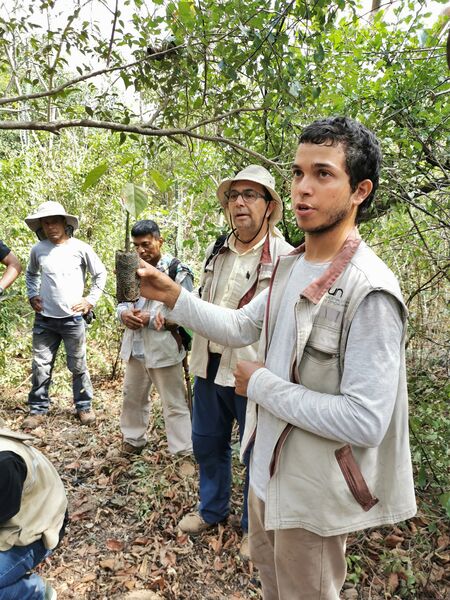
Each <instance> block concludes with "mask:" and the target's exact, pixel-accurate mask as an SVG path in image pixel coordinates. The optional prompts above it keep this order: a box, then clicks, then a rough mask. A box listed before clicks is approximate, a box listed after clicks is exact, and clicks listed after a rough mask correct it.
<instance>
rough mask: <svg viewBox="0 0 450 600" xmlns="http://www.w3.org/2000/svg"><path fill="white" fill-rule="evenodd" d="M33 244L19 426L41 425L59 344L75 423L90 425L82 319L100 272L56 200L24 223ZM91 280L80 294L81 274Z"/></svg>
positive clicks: (97, 289)
mask: <svg viewBox="0 0 450 600" xmlns="http://www.w3.org/2000/svg"><path fill="white" fill-rule="evenodd" d="M25 223H26V224H27V225H28V227H29V228H30V229H31V230H32V231H34V232H35V233H36V235H37V236H38V238H39V240H40V241H39V242H38V243H37V244H35V245H34V246H33V248H32V249H31V254H30V261H29V263H28V267H27V271H26V285H27V294H28V298H29V301H30V304H31V306H32V307H33V310H34V311H35V313H36V314H35V321H34V327H33V363H32V387H31V391H30V393H29V395H28V404H29V407H30V414H29V416H28V417H27V418H26V419H25V420H24V422H23V424H22V427H24V428H25V429H34V428H35V427H38V426H39V425H41V424H43V423H44V422H45V418H46V415H47V413H48V410H49V406H50V398H49V386H50V381H51V376H52V370H53V364H54V361H55V358H56V353H57V351H58V348H59V346H60V344H61V342H63V343H64V346H65V349H66V356H67V367H68V369H69V370H70V371H71V373H72V388H73V397H74V403H75V409H76V412H77V415H78V418H79V419H80V421H81V423H83V424H85V425H89V424H91V423H94V422H95V413H94V411H93V410H92V407H91V403H92V397H93V390H92V384H91V380H90V377H89V371H88V368H87V364H86V333H85V330H86V323H85V320H84V319H83V316H84V315H87V314H88V313H89V311H90V310H91V309H92V308H93V307H94V306H95V304H96V303H97V301H98V300H99V298H100V296H101V294H102V292H103V289H104V287H105V282H106V269H105V267H104V265H103V263H102V262H101V260H100V259H99V257H98V256H97V254H96V253H95V252H94V250H93V249H92V248H91V247H90V246H89V245H88V244H86V243H85V242H82V241H81V240H77V239H75V238H73V237H72V234H73V231H74V230H75V229H77V228H78V217H76V216H74V215H70V214H68V213H67V212H66V210H65V209H64V207H63V206H62V205H61V204H60V203H59V202H53V201H48V202H44V203H43V204H41V205H40V206H39V207H38V209H37V211H36V212H35V213H33V214H31V215H29V216H28V217H26V219H25ZM87 272H89V274H90V276H91V280H92V285H91V289H90V291H89V293H88V295H87V296H84V295H83V294H84V286H85V278H86V273H87Z"/></svg>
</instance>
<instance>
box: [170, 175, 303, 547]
mask: <svg viewBox="0 0 450 600" xmlns="http://www.w3.org/2000/svg"><path fill="white" fill-rule="evenodd" d="M217 197H218V199H219V200H220V203H221V205H222V207H223V209H224V212H225V216H226V219H227V221H228V224H229V225H230V227H231V233H229V234H228V235H227V236H222V238H219V240H218V241H216V243H215V244H212V245H211V246H210V247H209V248H208V249H207V251H206V257H207V258H206V260H205V263H204V266H203V274H202V277H201V281H200V289H199V292H200V295H201V297H202V298H203V299H204V300H207V301H208V302H212V303H214V304H218V305H220V306H227V307H229V308H238V307H241V306H244V305H245V304H247V303H248V302H249V301H250V300H251V298H253V297H254V296H256V295H257V294H259V293H260V292H261V291H262V290H263V289H264V288H266V287H267V286H268V285H269V281H270V277H271V275H272V270H273V266H274V264H275V261H276V260H277V258H278V256H279V255H280V254H287V253H288V252H289V251H290V250H291V249H292V248H291V246H290V245H289V244H287V243H286V242H285V240H284V239H283V236H282V235H281V233H280V232H279V231H278V229H277V228H276V224H277V223H278V221H279V220H280V219H281V216H282V213H283V204H282V201H281V198H280V196H279V195H278V194H277V192H276V191H275V181H274V178H273V177H272V175H271V174H270V173H269V171H267V169H265V168H264V167H261V166H258V165H250V166H248V167H246V168H245V169H243V170H242V171H240V172H239V173H238V174H237V175H236V176H235V177H233V178H231V179H225V180H224V181H222V182H221V184H220V185H219V187H218V189H217ZM219 246H220V248H219ZM252 357H253V358H252ZM254 357H256V345H253V346H248V347H247V348H242V349H239V350H235V349H232V348H227V347H224V346H221V345H219V344H214V343H212V342H209V341H208V340H207V339H205V338H203V337H201V336H199V335H194V339H193V344H192V355H191V372H192V373H193V374H194V375H195V376H196V377H195V385H194V408H193V418H192V442H193V448H194V453H195V457H196V459H197V462H198V464H199V468H200V504H199V507H198V511H196V512H193V513H189V514H187V515H185V516H184V517H183V519H182V520H181V521H180V523H179V527H180V529H181V530H182V531H184V532H186V533H190V534H192V535H195V534H198V533H201V532H202V531H204V530H206V529H208V528H210V527H212V526H213V525H215V524H216V523H219V522H221V521H224V520H225V519H226V518H227V517H228V514H229V511H230V492H231V444H230V441H231V433H232V426H233V422H234V420H236V421H237V422H238V425H239V433H240V436H242V434H243V431H244V425H245V411H246V405H247V400H246V398H245V397H243V396H239V395H238V394H236V393H235V389H234V385H235V383H234V376H233V369H234V368H235V366H236V363H237V362H238V361H239V360H242V359H244V358H245V359H247V360H254ZM247 492H248V473H246V478H245V483H244V498H243V511H242V518H241V527H242V530H243V533H244V536H243V540H242V543H241V555H242V556H243V557H244V558H248V545H247V535H246V533H247V530H248V516H247Z"/></svg>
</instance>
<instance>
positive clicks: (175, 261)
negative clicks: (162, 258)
mask: <svg viewBox="0 0 450 600" xmlns="http://www.w3.org/2000/svg"><path fill="white" fill-rule="evenodd" d="M180 263H181V260H180V259H179V258H172V260H171V262H170V265H169V270H168V271H167V275H168V276H169V277H170V279H173V281H175V279H176V277H177V273H178V265H179V264H180Z"/></svg>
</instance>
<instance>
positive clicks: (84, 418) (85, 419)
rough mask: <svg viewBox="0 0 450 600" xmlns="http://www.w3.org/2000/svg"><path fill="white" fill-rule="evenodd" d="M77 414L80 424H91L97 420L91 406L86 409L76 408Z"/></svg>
mask: <svg viewBox="0 0 450 600" xmlns="http://www.w3.org/2000/svg"><path fill="white" fill-rule="evenodd" d="M77 415H78V418H79V419H80V422H81V424H82V425H92V424H93V423H95V421H96V420H97V417H96V416H95V412H94V411H93V410H92V408H88V409H87V410H77Z"/></svg>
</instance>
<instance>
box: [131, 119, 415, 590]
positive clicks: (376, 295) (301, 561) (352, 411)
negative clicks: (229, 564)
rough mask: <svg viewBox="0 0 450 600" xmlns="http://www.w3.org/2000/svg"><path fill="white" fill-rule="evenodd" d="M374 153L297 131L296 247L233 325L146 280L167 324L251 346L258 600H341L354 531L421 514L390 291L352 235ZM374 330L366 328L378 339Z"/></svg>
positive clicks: (361, 131) (157, 277)
mask: <svg viewBox="0 0 450 600" xmlns="http://www.w3.org/2000/svg"><path fill="white" fill-rule="evenodd" d="M380 163H381V151H380V147H379V143H378V141H377V139H376V138H375V136H374V135H373V133H372V132H370V131H369V130H368V129H367V128H366V127H364V126H363V125H361V124H360V123H359V122H357V121H354V120H352V119H348V118H345V117H332V118H328V119H323V120H320V121H316V122H314V123H312V124H311V125H309V126H308V127H306V128H305V130H304V131H303V133H302V135H301V136H300V140H299V145H298V148H297V152H296V155H295V159H294V164H293V166H292V188H291V196H292V206H293V210H294V213H295V217H296V220H297V224H298V226H299V228H301V229H302V230H303V231H304V232H305V244H303V245H302V246H300V247H299V248H297V249H296V250H295V251H294V252H293V253H292V254H291V255H289V256H285V257H281V258H280V259H279V261H278V264H277V266H276V268H275V271H274V275H273V277H272V282H271V286H270V288H269V290H268V291H266V292H263V293H262V294H260V295H259V296H258V297H257V298H255V299H254V300H253V301H252V302H250V303H249V304H248V305H246V306H245V307H244V308H242V309H241V310H238V311H233V310H226V309H224V308H220V307H217V306H213V305H210V304H207V303H204V302H201V301H200V300H198V299H197V298H194V297H190V296H189V295H188V294H185V293H184V292H183V291H182V290H180V288H179V287H178V286H176V285H174V284H173V282H172V281H170V280H168V279H164V278H163V277H162V276H161V274H160V273H157V272H155V271H154V270H153V269H151V267H146V268H142V269H140V270H138V273H139V274H140V275H141V277H142V287H141V292H142V293H143V294H144V295H145V296H151V297H153V298H157V299H158V300H161V301H164V302H165V303H166V304H167V306H168V307H169V308H173V310H171V311H169V313H168V315H167V317H168V318H170V319H174V320H176V321H177V322H178V323H181V324H183V325H186V326H189V327H191V328H192V329H194V330H196V331H198V332H200V333H201V334H202V335H205V336H208V337H209V338H210V339H215V341H217V342H219V343H222V344H226V345H228V346H236V347H237V346H242V345H246V344H249V343H253V342H254V341H255V340H257V339H258V338H260V340H261V341H260V346H259V360H258V361H256V362H251V361H244V362H241V363H239V364H238V365H237V368H236V371H235V377H236V391H237V392H238V393H241V394H243V395H247V396H248V407H247V418H246V431H245V434H244V439H243V442H242V449H243V451H244V452H245V451H246V450H248V448H249V447H252V455H251V463H250V474H251V476H250V487H251V492H250V497H249V504H250V531H249V538H250V555H251V558H252V560H253V561H254V562H255V564H256V566H257V567H258V569H259V572H260V575H261V580H262V586H263V595H264V599H265V600H292V598H308V600H338V598H339V593H340V590H341V588H342V585H343V583H344V581H345V575H346V561H345V544H346V538H347V534H348V533H349V532H352V531H357V530H360V529H365V528H367V527H376V526H380V525H382V524H386V523H394V522H397V521H402V520H404V519H408V518H410V517H412V516H413V515H414V514H415V512H416V504H415V497H414V485H413V478H412V466H411V456H410V451H409V436H408V399H407V389H406V369H405V337H406V316H407V310H406V307H405V304H404V301H403V298H402V295H401V292H400V288H399V285H398V282H397V280H396V278H395V276H394V275H393V273H392V272H391V271H390V270H389V269H388V267H387V266H386V265H385V264H384V263H383V262H382V261H381V260H380V259H379V258H378V257H377V256H376V255H375V254H374V253H373V251H372V250H371V249H369V248H368V246H367V245H366V244H365V243H364V242H363V241H362V240H361V238H360V236H359V233H358V230H357V228H356V223H357V222H358V220H359V219H360V218H361V216H362V214H363V213H364V211H365V210H366V209H367V208H368V206H369V205H370V203H371V201H372V199H373V197H374V194H375V191H376V189H377V187H378V179H379V169H380ZM374 325H375V326H374Z"/></svg>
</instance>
